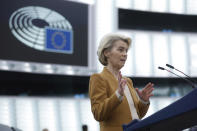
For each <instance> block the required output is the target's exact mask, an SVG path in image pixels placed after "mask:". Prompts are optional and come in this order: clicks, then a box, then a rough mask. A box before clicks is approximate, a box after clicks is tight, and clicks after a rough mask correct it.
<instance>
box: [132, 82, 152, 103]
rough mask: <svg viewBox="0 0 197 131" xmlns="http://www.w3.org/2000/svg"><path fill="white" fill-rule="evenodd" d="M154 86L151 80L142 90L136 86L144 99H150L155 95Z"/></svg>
mask: <svg viewBox="0 0 197 131" xmlns="http://www.w3.org/2000/svg"><path fill="white" fill-rule="evenodd" d="M153 86H154V84H153V83H150V82H149V83H148V84H147V85H146V86H145V87H144V88H143V89H142V90H141V91H140V90H139V89H138V88H136V91H137V93H138V95H139V97H140V98H141V99H142V100H144V101H149V98H150V97H151V96H153V94H152V91H153V90H154V88H153Z"/></svg>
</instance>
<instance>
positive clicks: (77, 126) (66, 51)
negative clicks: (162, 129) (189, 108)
mask: <svg viewBox="0 0 197 131" xmlns="http://www.w3.org/2000/svg"><path fill="white" fill-rule="evenodd" d="M0 7H1V8H0V27H1V30H0V35H1V41H0V105H1V106H0V116H1V119H0V123H1V124H4V125H8V126H13V127H17V128H19V129H21V130H23V131H42V130H43V129H45V128H47V129H48V130H49V131H82V127H83V126H87V127H88V131H99V125H98V122H96V121H95V120H94V118H93V115H92V113H91V107H90V101H89V98H88V84H89V77H90V75H91V74H93V73H97V72H100V71H101V70H102V68H103V67H102V65H101V64H100V63H99V61H98V58H97V54H96V51H97V47H98V44H99V41H100V39H101V38H102V36H103V35H105V34H106V33H110V32H118V33H121V34H125V35H127V36H129V37H131V38H132V47H131V48H130V50H129V51H128V59H127V62H126V64H125V66H124V68H123V69H122V74H123V75H125V76H127V77H130V78H131V79H132V80H133V83H134V87H137V88H143V87H144V86H145V85H146V84H147V83H148V82H153V83H154V84H155V90H154V96H153V97H152V98H151V100H150V102H151V105H150V108H149V111H148V113H147V115H146V116H145V118H146V117H148V116H150V115H151V114H153V113H155V112H157V111H159V110H160V109H162V108H164V107H166V106H168V105H169V104H171V103H173V102H174V101H176V100H178V99H179V98H181V97H183V96H184V95H186V94H187V93H189V92H190V91H192V87H191V85H190V84H189V83H187V82H186V81H184V80H183V79H181V78H179V77H177V76H175V75H173V74H171V73H169V72H167V71H162V70H159V69H158V66H162V67H165V68H168V67H166V66H165V65H166V64H171V65H173V66H174V67H175V68H177V69H179V70H181V71H182V72H184V73H186V74H187V75H189V76H191V79H190V80H191V81H194V83H195V81H197V28H196V27H197V1H195V0H56V1H53V0H47V1H46V0H34V1H29V0H23V1H20V0H15V1H11V0H3V2H2V4H1V5H0ZM168 69H169V68H168ZM172 71H173V72H175V73H176V74H178V75H180V76H181V77H185V76H184V75H183V74H181V73H179V72H177V71H175V70H172Z"/></svg>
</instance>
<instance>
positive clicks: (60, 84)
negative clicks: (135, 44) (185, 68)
mask: <svg viewBox="0 0 197 131" xmlns="http://www.w3.org/2000/svg"><path fill="white" fill-rule="evenodd" d="M89 78H90V77H89V76H68V75H51V74H32V73H23V72H15V71H0V95H16V96H21V95H22V96H23V95H25V96H69V95H70V96H73V95H76V94H85V95H87V96H88V88H89ZM130 78H131V79H132V80H133V85H134V87H135V88H142V87H144V86H145V85H146V84H147V83H148V82H152V83H154V85H155V86H154V88H155V91H154V92H155V94H154V95H155V96H161V94H163V96H172V95H175V94H176V93H180V94H181V95H185V93H187V92H189V91H191V90H192V87H191V86H190V84H188V83H187V82H186V81H184V80H183V79H180V78H162V77H130ZM192 80H196V81H197V78H193V79H192ZM163 88H166V89H168V88H170V90H169V92H167V93H162V90H163ZM177 89H178V90H179V92H177ZM156 90H160V92H161V93H160V94H157V93H156V92H157V91H156Z"/></svg>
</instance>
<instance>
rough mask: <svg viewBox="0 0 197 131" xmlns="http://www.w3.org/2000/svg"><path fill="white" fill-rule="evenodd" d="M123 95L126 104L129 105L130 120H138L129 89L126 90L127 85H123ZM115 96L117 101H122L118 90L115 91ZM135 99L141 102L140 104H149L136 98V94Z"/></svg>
mask: <svg viewBox="0 0 197 131" xmlns="http://www.w3.org/2000/svg"><path fill="white" fill-rule="evenodd" d="M124 94H125V96H126V98H127V101H128V104H129V109H130V112H131V116H132V119H133V120H134V119H139V116H138V114H137V111H136V108H135V105H134V102H133V98H132V96H131V93H130V91H129V88H128V86H127V85H125V89H124ZM136 94H137V93H136ZM116 96H117V97H118V99H119V100H120V101H122V99H123V96H121V95H120V94H119V92H118V90H116ZM137 97H138V99H140V101H141V102H142V103H144V104H148V103H149V102H145V101H143V100H142V99H141V98H140V97H139V96H138V94H137Z"/></svg>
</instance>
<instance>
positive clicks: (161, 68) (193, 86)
mask: <svg viewBox="0 0 197 131" xmlns="http://www.w3.org/2000/svg"><path fill="white" fill-rule="evenodd" d="M158 69H160V70H166V71H167V72H169V73H172V74H174V75H176V76H178V77H179V78H181V79H183V80H185V81H187V82H188V83H189V84H190V85H191V86H192V88H196V87H195V85H194V83H193V82H191V81H190V80H188V79H186V78H183V77H181V76H179V75H177V74H175V73H174V72H172V71H170V70H168V69H165V68H163V67H158Z"/></svg>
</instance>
